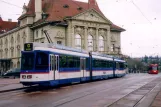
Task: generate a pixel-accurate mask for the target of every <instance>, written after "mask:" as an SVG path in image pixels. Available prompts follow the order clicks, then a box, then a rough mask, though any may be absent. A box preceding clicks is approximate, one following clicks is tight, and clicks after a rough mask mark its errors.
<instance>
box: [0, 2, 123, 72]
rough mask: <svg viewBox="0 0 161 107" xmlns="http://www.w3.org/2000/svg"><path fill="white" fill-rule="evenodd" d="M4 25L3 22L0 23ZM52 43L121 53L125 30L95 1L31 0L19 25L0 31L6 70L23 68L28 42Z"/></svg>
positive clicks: (0, 59) (2, 57)
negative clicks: (49, 41)
mask: <svg viewBox="0 0 161 107" xmlns="http://www.w3.org/2000/svg"><path fill="white" fill-rule="evenodd" d="M0 26H1V25H0ZM44 31H47V33H48V34H49V36H50V38H51V40H52V42H54V43H57V44H62V45H66V46H70V47H73V48H78V49H85V50H88V51H94V52H101V53H105V54H117V53H121V52H120V49H121V44H120V42H121V41H120V34H121V32H122V31H125V30H124V29H123V28H120V27H118V26H116V25H114V24H113V23H112V22H111V21H110V20H109V19H107V18H106V17H105V16H104V14H103V13H102V12H101V10H100V9H99V7H98V4H97V2H96V0H89V1H88V3H85V2H79V1H74V0H30V1H29V4H28V6H26V5H24V6H23V12H22V15H21V16H20V17H19V18H18V26H17V27H15V28H14V29H11V28H10V29H8V30H6V31H5V32H1V34H0V61H2V60H9V61H10V62H9V64H8V62H7V64H3V63H2V62H1V68H3V71H4V70H6V69H9V67H11V68H12V67H20V58H21V54H20V51H21V50H23V44H24V43H25V42H42V43H45V42H48V41H47V38H46V36H45V34H44Z"/></svg>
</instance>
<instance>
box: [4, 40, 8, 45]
mask: <svg viewBox="0 0 161 107" xmlns="http://www.w3.org/2000/svg"><path fill="white" fill-rule="evenodd" d="M5 44H6V47H8V40H7V39H6V41H5Z"/></svg>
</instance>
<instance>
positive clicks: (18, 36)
mask: <svg viewBox="0 0 161 107" xmlns="http://www.w3.org/2000/svg"><path fill="white" fill-rule="evenodd" d="M19 43H20V35H19V34H18V35H17V44H19Z"/></svg>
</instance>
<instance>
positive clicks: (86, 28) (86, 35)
mask: <svg viewBox="0 0 161 107" xmlns="http://www.w3.org/2000/svg"><path fill="white" fill-rule="evenodd" d="M84 32H85V34H84V44H83V45H84V49H85V50H88V27H87V26H85V27H84Z"/></svg>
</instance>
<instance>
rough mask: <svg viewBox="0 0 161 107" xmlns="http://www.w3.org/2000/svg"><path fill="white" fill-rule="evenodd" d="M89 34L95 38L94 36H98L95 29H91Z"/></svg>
mask: <svg viewBox="0 0 161 107" xmlns="http://www.w3.org/2000/svg"><path fill="white" fill-rule="evenodd" d="M88 34H89V35H92V36H94V35H96V30H95V29H94V28H89V29H88Z"/></svg>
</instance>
